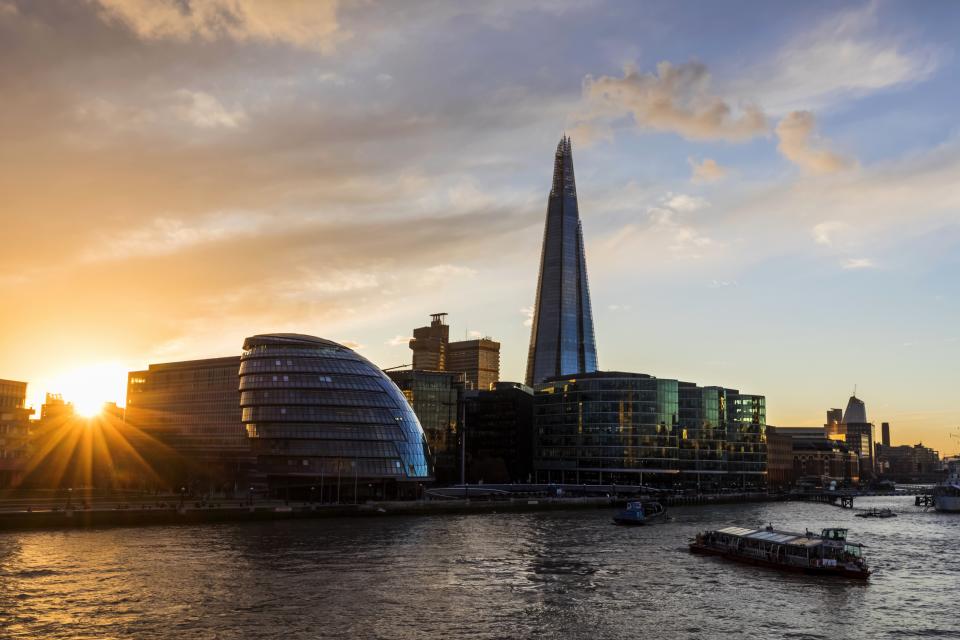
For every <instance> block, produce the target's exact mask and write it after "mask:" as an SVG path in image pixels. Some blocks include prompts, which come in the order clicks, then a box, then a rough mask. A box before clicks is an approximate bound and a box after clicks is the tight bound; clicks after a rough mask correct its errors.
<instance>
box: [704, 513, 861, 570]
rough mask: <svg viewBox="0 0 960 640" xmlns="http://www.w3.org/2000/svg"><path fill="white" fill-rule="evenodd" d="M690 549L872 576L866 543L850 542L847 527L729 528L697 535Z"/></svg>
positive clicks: (797, 567) (778, 564)
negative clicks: (803, 529) (792, 530)
mask: <svg viewBox="0 0 960 640" xmlns="http://www.w3.org/2000/svg"><path fill="white" fill-rule="evenodd" d="M690 551H691V552H692V553H699V554H703V555H713V556H720V557H723V558H726V559H728V560H734V561H736V562H742V563H745V564H752V565H757V566H762V567H769V568H772V569H779V570H781V571H792V572H797V573H806V574H811V575H823V576H841V577H847V578H860V579H866V578H867V577H869V576H870V569H869V568H868V567H867V563H866V561H865V560H864V558H863V545H862V544H858V543H854V542H848V541H847V530H846V529H823V530H822V531H821V532H820V535H817V534H815V533H812V532H810V531H807V532H805V533H790V532H788V531H777V530H776V529H774V528H773V527H772V526H768V527H766V528H764V529H745V528H743V527H726V528H724V529H718V530H716V531H704V532H702V533H699V534H697V537H696V539H695V540H694V541H693V542H691V543H690Z"/></svg>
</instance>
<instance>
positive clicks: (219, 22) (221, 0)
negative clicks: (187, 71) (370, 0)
mask: <svg viewBox="0 0 960 640" xmlns="http://www.w3.org/2000/svg"><path fill="white" fill-rule="evenodd" d="M95 1H96V2H97V3H98V4H99V5H100V7H101V15H102V16H103V18H104V19H105V20H107V21H116V22H119V23H121V24H123V25H125V26H126V27H127V28H129V29H130V30H131V31H133V32H134V33H135V34H137V35H138V36H140V37H141V38H144V39H147V40H167V39H169V40H178V41H186V40H190V39H194V38H196V39H198V40H208V41H212V40H219V39H231V40H237V41H241V42H242V41H245V40H254V41H262V42H280V43H285V44H289V45H293V46H296V47H303V48H306V49H316V50H319V51H330V50H332V49H333V48H334V46H335V45H336V44H337V42H339V41H340V40H342V39H343V38H344V37H346V35H347V34H345V33H343V32H342V31H341V29H340V26H339V23H338V22H337V6H338V4H339V3H338V1H337V0H319V1H318V2H311V1H310V0H287V1H285V2H258V1H257V0H187V1H181V0H95Z"/></svg>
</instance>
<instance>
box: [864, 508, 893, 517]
mask: <svg viewBox="0 0 960 640" xmlns="http://www.w3.org/2000/svg"><path fill="white" fill-rule="evenodd" d="M856 516H857V517H858V518H896V517H897V514H895V513H894V512H893V511H891V510H890V509H877V508H875V507H874V508H873V509H869V510H867V511H864V512H863V513H858V514H856Z"/></svg>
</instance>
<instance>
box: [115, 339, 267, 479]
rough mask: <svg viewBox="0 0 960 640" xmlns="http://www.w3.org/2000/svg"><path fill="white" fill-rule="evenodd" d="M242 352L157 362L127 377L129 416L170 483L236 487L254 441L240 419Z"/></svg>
mask: <svg viewBox="0 0 960 640" xmlns="http://www.w3.org/2000/svg"><path fill="white" fill-rule="evenodd" d="M239 370H240V357H239V356H228V357H224V358H208V359H205V360H189V361H185V362H167V363H162V364H151V365H150V366H149V368H148V369H146V370H144V371H131V372H130V373H129V374H128V376H127V402H126V412H125V421H126V423H127V424H129V425H131V426H132V427H134V428H136V429H137V430H138V431H139V433H138V434H135V436H134V437H136V439H137V442H136V446H137V449H138V450H139V451H141V452H142V453H143V455H144V457H145V459H146V460H147V461H148V463H149V464H150V466H151V467H152V468H153V469H154V470H155V471H157V474H158V475H159V476H160V478H161V480H162V481H163V482H164V483H165V484H167V485H168V486H173V487H179V486H186V487H187V488H189V489H197V490H208V489H219V490H235V489H239V488H241V487H242V485H243V484H245V483H246V480H245V476H246V473H247V471H248V468H249V466H250V462H251V454H250V443H249V442H248V440H247V432H246V429H244V426H243V422H242V421H241V419H240V391H239V388H238V385H239V383H240V377H239Z"/></svg>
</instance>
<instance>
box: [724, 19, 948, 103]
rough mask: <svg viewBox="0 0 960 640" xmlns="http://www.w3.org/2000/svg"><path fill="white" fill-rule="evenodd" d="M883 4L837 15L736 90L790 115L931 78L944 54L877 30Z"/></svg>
mask: <svg viewBox="0 0 960 640" xmlns="http://www.w3.org/2000/svg"><path fill="white" fill-rule="evenodd" d="M879 6H880V5H879V3H876V2H868V3H866V4H864V5H863V6H861V7H858V8H855V9H851V10H846V11H842V12H839V13H837V14H834V15H831V16H830V17H829V18H827V19H825V20H824V21H823V22H822V23H820V24H818V25H816V26H815V27H814V28H812V29H810V30H808V31H806V32H803V33H800V34H799V35H797V36H796V37H795V38H793V39H792V40H790V41H789V42H788V43H787V44H786V45H785V46H784V47H783V48H782V49H781V50H780V51H779V52H778V53H777V54H776V55H775V56H774V58H773V60H772V61H770V62H769V63H764V64H761V65H758V66H757V67H755V68H754V69H752V70H751V71H748V72H747V74H746V76H745V78H744V79H743V80H739V81H737V82H735V83H733V84H732V86H731V88H732V89H733V90H735V91H736V92H737V95H748V96H752V97H754V99H756V100H759V101H760V103H761V104H763V105H764V107H765V108H766V109H767V111H768V112H770V113H774V114H784V113H787V112H789V111H794V110H798V109H811V108H822V107H826V106H828V105H830V104H833V103H836V102H838V101H841V100H844V99H848V98H851V97H857V96H861V95H864V94H867V93H871V92H874V91H879V90H882V89H888V88H891V87H896V86H900V85H908V84H912V83H916V82H921V81H923V80H925V79H927V78H928V77H929V76H930V75H931V74H932V73H933V71H934V70H935V69H936V67H937V64H938V57H939V56H938V53H937V52H936V50H934V49H933V48H931V47H929V46H926V45H921V46H914V47H910V46H909V45H908V44H907V43H906V42H905V41H904V40H903V38H897V37H893V36H889V35H884V34H881V33H877V32H876V29H875V27H876V24H877V21H878V16H877V13H878V11H879Z"/></svg>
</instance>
